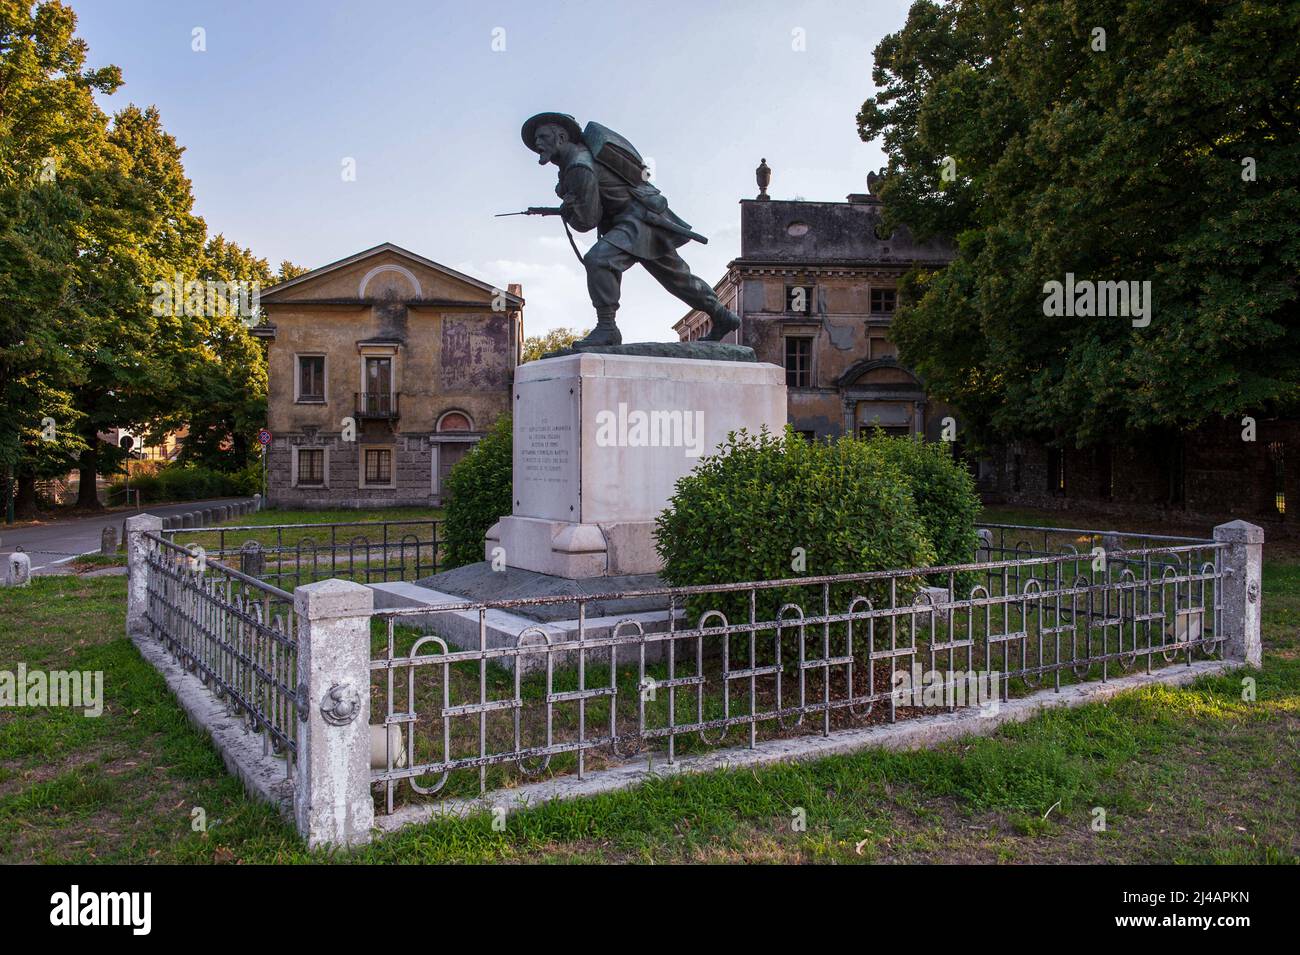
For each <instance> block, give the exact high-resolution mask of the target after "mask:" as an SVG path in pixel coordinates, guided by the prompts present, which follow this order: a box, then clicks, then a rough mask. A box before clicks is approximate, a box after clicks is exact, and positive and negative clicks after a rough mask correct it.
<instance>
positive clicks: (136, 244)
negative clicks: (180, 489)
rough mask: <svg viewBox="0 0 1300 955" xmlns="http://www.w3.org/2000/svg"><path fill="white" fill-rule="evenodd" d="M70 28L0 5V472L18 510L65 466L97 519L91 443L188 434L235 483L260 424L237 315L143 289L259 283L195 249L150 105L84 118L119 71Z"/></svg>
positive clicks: (254, 268) (99, 450)
mask: <svg viewBox="0 0 1300 955" xmlns="http://www.w3.org/2000/svg"><path fill="white" fill-rule="evenodd" d="M76 23H77V18H76V15H75V13H74V12H73V11H72V9H71V8H70V7H69V6H66V5H64V4H62V3H57V2H43V3H38V4H32V3H28V2H19V0H0V407H3V408H4V409H5V414H4V415H3V416H0V468H4V469H6V470H9V469H12V472H13V473H14V474H16V476H17V478H18V485H19V509H20V512H23V511H24V502H26V505H27V508H28V509H32V508H34V506H35V482H36V480H37V478H40V477H47V476H54V475H58V474H62V473H66V472H67V471H68V470H70V469H71V468H73V467H76V468H79V469H80V470H81V472H82V480H81V485H80V486H81V499H80V501H79V502H78V503H79V504H80V505H81V506H84V507H98V506H99V503H98V500H97V498H96V495H95V485H96V482H95V480H94V478H95V476H96V475H97V474H111V473H113V472H114V471H116V470H118V468H119V465H120V464H121V461H122V459H123V452H121V451H120V450H118V449H117V448H116V447H114V446H111V445H108V444H105V443H104V442H101V441H99V440H98V439H97V438H96V435H97V434H99V433H103V432H107V431H112V430H114V429H116V428H126V429H128V430H131V431H133V432H136V433H146V434H148V435H149V436H150V437H153V438H157V437H158V436H160V434H161V433H162V432H164V431H167V430H171V429H174V428H177V427H179V426H181V425H189V428H190V440H189V442H187V444H186V445H185V447H184V450H183V454H182V456H183V459H184V460H185V461H187V462H193V463H199V464H202V465H204V466H207V467H216V468H219V469H221V470H226V471H231V472H233V471H237V470H238V469H239V468H241V467H243V466H244V465H245V464H246V463H247V461H248V460H249V458H250V457H251V453H252V452H251V440H250V439H251V435H252V434H254V433H255V432H256V430H257V428H258V427H260V426H261V425H262V424H264V422H265V412H264V407H265V395H266V364H265V360H264V357H263V353H262V350H261V349H260V348H259V347H258V345H257V343H256V342H255V341H254V340H253V339H252V338H251V336H250V335H249V334H248V330H247V328H246V327H245V325H244V322H243V317H241V316H237V315H231V314H221V313H219V312H218V313H211V312H209V311H206V310H204V309H203V308H202V307H200V309H199V311H201V312H202V314H197V315H195V314H188V312H189V311H190V309H188V308H187V309H182V310H177V309H175V308H174V307H172V304H171V303H172V296H171V295H166V296H160V295H158V288H157V283H174V282H175V281H176V280H177V278H179V279H180V281H182V282H189V281H204V280H213V281H215V280H225V281H227V282H229V281H233V280H237V279H244V280H253V281H258V282H260V283H261V284H262V285H263V286H265V285H267V284H269V283H270V282H271V281H272V279H273V275H272V273H271V271H270V269H269V268H268V266H267V263H266V262H265V261H263V260H261V259H258V258H256V257H255V256H253V255H252V253H251V252H249V251H248V250H245V249H242V248H240V247H238V246H236V245H234V244H233V243H228V242H226V240H225V239H224V238H223V237H221V236H216V237H214V238H213V239H212V240H210V241H209V240H208V239H207V236H206V232H207V226H206V224H205V223H204V221H203V219H201V218H200V217H199V216H197V215H196V214H195V213H194V210H193V206H194V197H193V194H192V190H191V184H190V181H189V179H188V178H187V177H186V174H185V169H184V165H183V163H182V161H181V156H182V153H183V152H184V149H183V147H181V146H180V144H178V143H177V141H176V139H175V137H173V136H172V135H171V134H169V133H168V132H167V131H166V129H165V128H164V127H163V123H162V118H161V116H160V114H159V112H158V110H157V109H156V108H153V107H149V108H141V107H138V106H135V105H133V104H128V105H125V106H124V107H122V108H121V109H120V110H118V111H117V112H116V113H115V114H114V115H113V116H112V117H111V118H110V117H109V116H108V115H107V114H106V113H105V112H104V111H103V110H102V109H100V107H99V106H98V105H97V103H96V99H95V95H96V94H101V95H105V96H107V95H110V94H112V93H113V92H115V91H116V90H117V89H118V87H119V86H121V84H122V76H121V71H120V70H118V69H117V67H113V66H106V67H101V68H90V67H88V66H87V47H86V44H85V42H84V41H83V40H81V39H79V38H78V37H77V36H76ZM295 271H297V267H296V266H293V265H292V263H287V262H286V263H283V264H282V266H281V277H284V276H285V275H286V274H287V273H293V272H295ZM160 301H164V302H165V303H166V304H165V305H164V306H163V307H159V302H160ZM182 312H185V314H182ZM45 419H53V420H54V421H55V424H56V431H55V435H56V437H55V440H53V441H50V440H47V439H45V438H44V437H43V436H42V435H41V423H42V421H43V420H45ZM29 516H30V515H29Z"/></svg>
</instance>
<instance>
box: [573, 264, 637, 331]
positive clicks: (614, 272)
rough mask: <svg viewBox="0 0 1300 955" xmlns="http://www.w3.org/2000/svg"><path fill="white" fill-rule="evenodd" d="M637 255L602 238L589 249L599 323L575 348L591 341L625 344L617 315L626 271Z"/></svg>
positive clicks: (591, 286) (590, 291)
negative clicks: (615, 317)
mask: <svg viewBox="0 0 1300 955" xmlns="http://www.w3.org/2000/svg"><path fill="white" fill-rule="evenodd" d="M636 261H637V260H636V258H635V257H634V256H632V255H629V254H628V253H627V252H624V251H623V250H622V249H620V248H618V247H617V246H614V245H612V244H610V243H609V242H606V241H605V240H604V239H600V240H598V241H597V242H596V244H595V245H593V246H592V247H591V248H590V249H588V250H587V254H586V255H584V256H583V257H582V264H583V265H584V266H585V267H586V269H587V293H588V294H589V295H590V296H591V304H592V306H593V307H594V308H595V309H596V327H595V328H593V329H592V330H591V333H590V334H588V335H587V337H586V338H582V339H579V340H578V341H576V342H574V343H573V347H574V348H575V349H579V348H582V347H584V346H589V345H621V344H623V335H622V333H620V332H619V330H618V325H617V324H616V323H615V321H614V315H615V313H616V312H617V311H618V299H619V295H620V292H621V290H622V285H623V273H624V272H626V271H627V270H628V269H629V268H631V267H632V266H633V265H634V264H635V263H636Z"/></svg>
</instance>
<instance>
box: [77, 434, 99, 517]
mask: <svg viewBox="0 0 1300 955" xmlns="http://www.w3.org/2000/svg"><path fill="white" fill-rule="evenodd" d="M86 441H87V443H88V444H89V445H90V447H89V449H87V450H85V451H82V452H81V457H80V458H79V459H78V465H79V467H78V470H79V471H80V473H81V479H80V481H79V486H78V487H77V507H79V508H84V509H86V510H93V511H98V510H101V509H102V507H103V505H102V504H100V503H99V490H98V488H97V487H96V486H95V481H96V479H97V478H98V476H99V454H98V452H97V451H96V450H95V445H96V444H97V443H98V441H99V436H98V435H96V434H94V433H92V434H90V435H89V436H88V437H87V439H86Z"/></svg>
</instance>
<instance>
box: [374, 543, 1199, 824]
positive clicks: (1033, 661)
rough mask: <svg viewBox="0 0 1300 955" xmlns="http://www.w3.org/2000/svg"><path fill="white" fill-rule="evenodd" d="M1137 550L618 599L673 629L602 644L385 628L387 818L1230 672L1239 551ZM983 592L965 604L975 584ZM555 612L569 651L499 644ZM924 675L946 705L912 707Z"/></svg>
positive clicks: (625, 634) (420, 626)
mask: <svg viewBox="0 0 1300 955" xmlns="http://www.w3.org/2000/svg"><path fill="white" fill-rule="evenodd" d="M1021 533H1023V531H1021ZM1089 533H1092V532H1089ZM1135 542H1136V543H1139V544H1144V545H1151V544H1154V545H1155V546H1142V547H1138V548H1135V549H1130V550H1124V549H1121V548H1118V547H1114V548H1111V549H1110V551H1109V557H1108V560H1107V561H1106V562H1105V563H1104V564H1101V563H1096V562H1095V559H1094V555H1093V553H1092V552H1091V549H1090V548H1089V549H1088V550H1082V549H1073V550H1072V549H1070V548H1063V547H1059V546H1055V545H1054V544H1053V542H1052V540H1051V539H1050V537H1048V538H1047V539H1045V540H1042V541H1035V540H1028V539H1023V540H1010V541H1008V542H1007V544H1006V545H1005V547H1004V546H1003V545H1002V544H998V543H996V542H995V546H994V548H993V550H994V551H996V552H999V554H1000V556H999V557H998V558H997V559H992V560H985V561H981V562H978V563H970V564H962V565H955V566H951V567H939V568H920V569H908V570H899V571H881V572H873V573H866V574H850V575H839V576H834V577H818V578H801V579H794V580H784V581H761V582H751V583H741V584H718V585H710V586H703V587H690V588H663V589H659V590H641V591H635V592H632V593H628V594H613V595H610V594H606V595H603V596H602V598H601V599H618V598H630V597H652V596H657V597H661V598H664V599H665V600H666V602H667V604H668V608H669V609H668V612H667V614H666V615H665V617H666V620H665V621H663V622H662V625H663V627H664V629H658V630H655V629H647V627H646V626H645V625H644V624H643V623H642V622H641V621H639V620H633V619H624V620H621V621H619V622H617V623H616V624H615V625H614V626H612V627H609V628H604V627H602V628H600V629H599V630H597V629H596V628H594V627H592V626H591V625H590V624H589V623H588V604H589V603H591V602H592V601H593V600H595V599H596V598H591V597H571V596H570V597H564V598H532V599H525V600H508V601H496V602H491V603H479V602H471V601H466V602H462V603H449V604H443V605H438V606H435V607H427V606H426V607H420V608H413V609H401V610H384V611H379V612H377V613H376V615H375V617H376V618H377V619H379V620H381V621H382V622H383V623H382V629H383V631H384V632H383V634H382V648H381V649H380V652H379V653H378V655H376V656H374V658H373V659H372V660H371V664H370V666H371V672H372V677H373V681H372V701H373V706H374V713H373V714H372V719H373V720H374V721H375V722H376V723H382V724H384V725H385V726H386V727H388V728H392V727H398V728H399V729H400V731H401V734H402V735H401V736H400V740H401V741H400V744H399V743H395V742H394V739H395V737H394V736H392V735H386V737H385V738H386V739H388V744H387V754H386V758H385V759H384V760H383V761H382V763H383V765H380V766H378V768H376V769H374V770H373V772H372V780H373V781H374V782H376V783H379V784H382V786H383V789H384V792H385V803H386V806H387V809H388V811H390V812H391V811H392V810H393V807H394V802H395V798H396V796H397V794H398V791H399V784H400V783H401V782H402V781H403V780H406V781H407V782H408V783H409V784H410V788H411V791H412V792H413V793H415V794H417V795H434V794H439V795H442V796H446V795H448V794H458V793H466V794H467V793H468V792H469V791H470V789H469V788H466V787H470V788H472V789H473V790H476V791H477V792H480V793H481V792H485V791H486V790H487V788H488V787H489V783H492V784H493V785H497V784H500V785H512V784H514V783H517V782H519V781H524V780H527V779H533V778H537V777H539V776H543V775H547V774H557V773H564V772H569V771H573V772H576V773H578V774H579V775H580V776H581V775H583V774H585V773H586V772H587V771H588V770H589V768H590V766H591V765H592V761H593V760H595V761H597V762H599V763H601V764H602V765H603V764H604V763H605V762H609V761H616V760H622V759H627V758H629V757H631V756H634V755H635V754H637V753H641V754H643V755H645V756H646V757H647V758H648V759H650V760H653V759H654V758H656V757H655V754H656V753H661V754H662V757H663V758H667V759H668V760H670V761H672V760H675V759H676V758H678V756H679V754H680V753H681V752H683V751H689V752H698V751H701V750H703V749H706V748H708V747H715V746H720V745H726V744H728V743H729V742H731V741H733V740H734V739H735V736H734V734H733V732H732V731H733V728H735V729H739V730H741V731H742V734H743V735H742V736H741V739H745V738H746V737H747V740H746V741H747V743H748V745H749V746H751V747H753V746H756V745H758V743H759V741H760V739H770V738H778V737H790V736H798V735H803V734H820V735H823V736H829V735H831V734H832V733H834V732H836V731H837V730H838V729H841V728H845V727H850V726H860V725H863V724H866V723H870V722H875V721H889V722H893V721H896V720H898V719H904V718H910V717H912V716H915V715H920V714H921V713H923V712H925V711H927V710H930V709H941V710H946V711H955V710H956V709H958V708H960V707H965V706H973V705H984V704H989V703H991V702H992V703H997V702H1005V701H1008V700H1010V699H1011V698H1012V697H1013V696H1015V695H1019V694H1023V693H1029V692H1033V691H1034V690H1036V689H1040V688H1047V689H1049V690H1055V691H1057V692H1059V691H1060V689H1061V687H1062V685H1063V684H1064V683H1072V682H1078V681H1083V680H1093V679H1096V680H1107V679H1110V678H1111V677H1112V676H1113V675H1114V673H1115V671H1116V670H1118V671H1119V672H1120V673H1124V672H1131V671H1133V670H1134V669H1135V668H1136V667H1137V666H1139V665H1140V664H1142V665H1145V666H1146V668H1147V669H1148V670H1149V669H1151V668H1152V667H1153V666H1164V665H1168V664H1170V663H1173V662H1176V661H1181V662H1183V663H1186V664H1190V663H1191V662H1192V660H1193V658H1194V656H1195V655H1197V654H1199V655H1201V656H1204V657H1212V656H1218V655H1220V654H1221V652H1222V641H1221V639H1220V637H1219V636H1218V634H1219V633H1220V630H1221V627H1220V598H1219V593H1218V592H1219V588H1218V587H1217V582H1218V581H1219V580H1220V579H1221V577H1222V569H1221V551H1220V548H1221V547H1222V546H1223V545H1220V544H1216V543H1214V542H1210V541H1203V540H1194V541H1191V542H1185V541H1184V540H1182V539H1179V540H1176V541H1167V540H1154V541H1152V540H1135ZM1084 543H1088V541H1085V542H1084ZM1005 555H1010V556H1005ZM936 580H939V581H946V583H947V586H946V587H940V586H933V582H934V581H936ZM971 580H974V581H975V583H973V584H971V585H970V586H969V587H968V588H966V589H965V593H964V595H961V596H959V595H958V592H957V591H958V587H959V582H962V581H967V582H968V581H971ZM927 582H929V583H930V584H931V586H930V587H929V589H926V586H925V585H926V584H927ZM792 593H797V594H799V595H802V596H803V599H787V597H789V595H790V594H792ZM555 604H566V605H568V606H570V607H572V608H573V612H572V615H571V618H572V619H573V620H576V622H577V626H576V630H575V631H574V632H573V633H572V634H571V635H561V636H559V637H557V636H556V635H555V632H554V631H553V630H552V629H551V628H550V627H548V626H543V625H540V624H538V625H531V626H526V627H522V628H521V629H520V632H519V633H518V634H517V636H515V637H514V638H513V639H512V642H509V643H507V644H505V645H489V640H488V621H487V616H488V614H489V612H491V611H494V610H504V611H512V610H513V611H519V612H526V611H527V609H528V608H529V607H539V606H544V605H555ZM711 604H712V606H711ZM722 605H726V606H728V607H730V608H731V610H730V611H729V612H727V611H724V610H722V609H718V607H720V606H722ZM688 607H690V608H692V615H691V619H690V620H688V619H686V618H685V616H684V612H685V610H686V609H687V608H688ZM737 608H744V610H743V612H738V611H737ZM449 614H462V615H469V616H470V617H471V618H472V617H476V618H477V621H478V641H477V646H471V647H470V648H468V649H456V648H454V647H453V646H451V644H450V642H449V640H448V639H446V634H447V632H449V631H442V632H441V633H440V623H439V620H440V619H441V618H442V617H443V615H449ZM498 626H499V623H498ZM412 637H415V639H414V642H409V641H411V639H412ZM923 665H928V668H929V670H928V672H926V671H922V670H921V667H922V666H923ZM903 674H906V675H908V677H909V679H910V680H911V681H912V682H911V685H910V687H909V685H908V683H907V682H906V681H904V680H903V679H902V677H901V676H900V675H903ZM917 675H921V676H924V677H925V678H926V681H927V682H926V691H925V692H926V693H927V694H930V693H933V694H934V697H933V700H934V701H933V702H932V701H931V697H930V696H926V697H925V702H921V703H918V702H917V700H918V697H917V696H916V695H915V692H914V691H915V686H916V684H915V680H916V676H917ZM931 675H933V676H935V680H933V681H930V680H929V677H930V676H931ZM980 680H987V681H988V687H989V688H990V689H991V693H992V700H990V699H989V698H988V693H987V692H984V691H983V690H982V687H983V686H984V684H981V683H980V682H979V681H980ZM877 704H882V705H881V706H879V707H878V706H877ZM470 770H472V771H474V772H473V773H467V772H466V771H470ZM473 776H477V779H476V780H473V782H472V783H471V782H470V780H471V779H472V777H473Z"/></svg>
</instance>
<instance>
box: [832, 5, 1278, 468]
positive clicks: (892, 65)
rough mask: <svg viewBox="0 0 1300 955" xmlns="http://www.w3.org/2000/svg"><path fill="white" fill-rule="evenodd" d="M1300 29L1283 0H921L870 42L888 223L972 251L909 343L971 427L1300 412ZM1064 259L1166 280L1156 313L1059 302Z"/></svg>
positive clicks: (1155, 297) (913, 307) (1101, 431)
mask: <svg viewBox="0 0 1300 955" xmlns="http://www.w3.org/2000/svg"><path fill="white" fill-rule="evenodd" d="M1297 35H1300V5H1297V4H1295V3H1292V2H1287V0H1252V2H1229V0H1196V2H1189V3H1177V4H1170V3H1159V2H1154V0H1092V2H1087V3H1079V2H1076V0H1042V2H1037V3H1032V4H1024V3H1017V2H1012V0H958V2H952V3H935V2H931V0H919V2H917V3H915V4H913V6H912V7H911V10H910V12H909V14H908V18H907V22H906V25H905V26H904V27H903V28H902V29H901V30H900V31H898V32H897V33H894V34H891V35H889V36H887V37H885V39H884V40H882V41H881V42H880V44H879V45H878V46H877V47H876V50H875V66H874V69H873V71H872V78H873V80H874V83H875V87H876V94H875V95H874V96H872V97H871V98H869V99H868V100H867V101H866V102H865V103H864V104H863V106H862V109H861V111H860V112H859V114H858V130H859V133H860V135H861V136H862V138H863V139H864V140H872V139H875V138H877V137H881V138H882V141H883V146H884V149H885V152H886V154H887V156H888V159H889V167H888V172H887V175H886V178H885V181H884V183H883V187H882V189H881V195H882V199H883V201H884V204H885V208H886V221H885V226H886V227H887V228H891V227H896V226H897V225H899V224H901V223H906V224H907V225H908V227H910V228H911V229H912V230H913V231H914V232H916V233H918V234H920V235H929V234H935V233H942V234H947V235H949V236H952V237H954V239H955V241H956V249H957V253H956V258H955V260H954V261H953V262H952V263H951V264H950V265H949V266H947V267H946V268H944V269H942V270H940V271H938V272H935V273H930V274H922V273H914V274H911V275H909V276H908V277H907V279H906V281H905V282H904V283H903V288H902V295H901V302H900V308H899V311H898V314H897V316H896V318H895V321H894V329H893V335H894V337H895V339H896V341H897V343H898V345H899V349H900V357H901V358H902V359H903V360H904V361H905V362H907V363H908V364H910V365H911V366H912V367H913V368H915V369H916V370H917V371H918V372H919V373H921V374H922V375H923V376H924V377H925V379H926V382H927V387H928V389H929V391H930V392H931V393H932V394H934V395H936V396H937V397H940V398H943V399H946V400H948V401H951V402H952V403H953V404H955V405H956V406H957V407H958V408H959V409H960V410H961V411H962V412H963V413H964V415H965V417H966V419H967V422H968V425H969V427H970V428H971V429H972V430H973V431H974V433H975V437H976V438H977V439H979V438H981V437H983V438H985V439H987V438H988V437H989V436H990V435H992V434H998V435H1001V436H1007V437H1032V438H1038V439H1042V440H1047V441H1052V442H1056V443H1060V444H1065V443H1074V444H1077V445H1086V444H1089V443H1093V442H1096V441H1099V440H1103V439H1105V438H1107V437H1109V436H1111V435H1113V434H1114V433H1115V432H1117V431H1126V432H1131V433H1133V432H1136V433H1139V434H1140V433H1143V432H1157V431H1167V430H1171V429H1187V428H1191V427H1194V426H1196V425H1197V424H1198V423H1200V422H1202V421H1204V420H1206V419H1207V418H1209V417H1211V416H1218V415H1240V414H1243V413H1251V414H1255V413H1279V412H1287V411H1291V410H1294V408H1295V407H1296V404H1297V399H1298V398H1300V322H1297V321H1296V316H1297V308H1296V294H1297V289H1296V273H1297V265H1300V148H1298V145H1300V144H1298V142H1297V139H1298V135H1297V133H1298V129H1300V127H1298V124H1297V119H1298V114H1297V105H1298V104H1297V95H1296V94H1297V88H1298V87H1300V44H1297V43H1296V42H1295V38H1296V36H1297ZM1067 273H1069V274H1070V275H1072V276H1073V277H1074V280H1075V281H1076V282H1085V283H1086V282H1118V281H1136V282H1150V283H1151V286H1150V289H1151V299H1150V302H1151V313H1150V316H1149V318H1150V321H1149V324H1146V325H1145V326H1140V325H1135V324H1134V322H1132V321H1130V320H1128V319H1127V318H1124V317H1117V316H1114V315H1108V316H1099V317H1091V316H1089V317H1081V316H1078V315H1073V314H1068V313H1067V314H1058V315H1048V314H1045V309H1044V300H1045V298H1046V294H1045V293H1046V288H1045V286H1046V284H1047V283H1049V282H1053V281H1056V282H1065V281H1066V277H1067Z"/></svg>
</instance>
